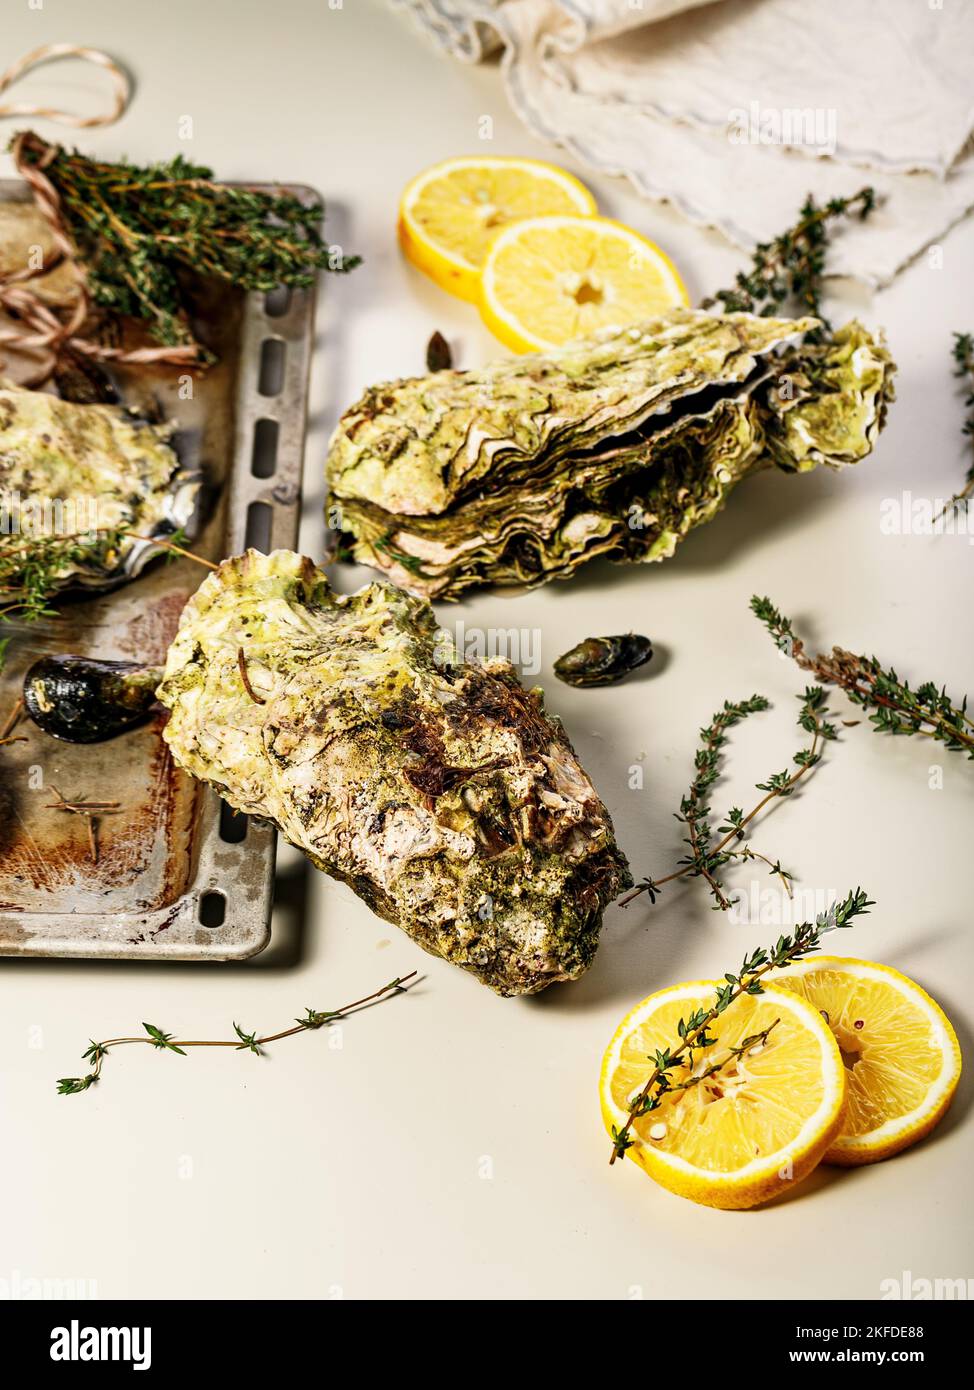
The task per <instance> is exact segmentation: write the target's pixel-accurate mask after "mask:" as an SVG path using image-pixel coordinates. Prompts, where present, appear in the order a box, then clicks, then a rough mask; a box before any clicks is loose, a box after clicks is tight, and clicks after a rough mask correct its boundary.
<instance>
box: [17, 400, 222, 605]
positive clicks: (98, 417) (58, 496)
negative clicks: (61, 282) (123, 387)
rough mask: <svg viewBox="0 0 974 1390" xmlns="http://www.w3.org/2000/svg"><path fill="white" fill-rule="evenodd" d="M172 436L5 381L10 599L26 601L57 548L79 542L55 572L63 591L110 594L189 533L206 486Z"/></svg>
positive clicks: (167, 430) (116, 411)
mask: <svg viewBox="0 0 974 1390" xmlns="http://www.w3.org/2000/svg"><path fill="white" fill-rule="evenodd" d="M171 434H172V428H171V426H168V425H153V424H148V423H146V422H145V421H142V420H138V419H135V418H134V417H133V416H132V415H130V414H129V413H128V412H127V411H126V410H124V409H122V408H121V407H119V406H113V405H76V404H74V403H72V402H70V401H64V400H60V399H59V398H58V397H57V396H53V395H50V394H48V393H47V392H44V391H28V390H25V389H23V388H21V387H19V386H15V385H13V384H12V383H11V382H7V381H2V380H0V518H2V523H3V524H2V525H0V562H3V563H2V579H0V586H2V592H3V594H4V595H7V594H13V595H16V591H17V587H18V583H19V576H20V574H21V573H22V572H23V571H25V570H26V569H27V568H28V567H29V566H30V565H32V564H33V563H35V561H36V559H37V558H38V556H39V555H40V554H41V552H42V551H43V552H44V553H45V554H46V555H50V548H49V546H48V544H47V543H48V542H50V541H52V540H64V541H68V540H70V539H72V538H73V539H74V540H76V541H77V544H72V545H70V546H67V547H65V553H64V557H63V563H61V564H60V565H59V566H56V567H55V568H54V571H53V575H52V579H53V584H54V587H56V588H91V589H103V588H109V587H111V586H112V585H114V584H118V583H120V582H122V581H123V580H125V579H129V578H132V577H133V576H134V575H136V574H138V573H139V571H140V570H141V569H142V568H143V567H144V566H145V564H146V563H147V562H148V560H149V559H150V558H151V557H152V556H153V555H154V554H156V553H158V551H159V547H158V546H156V545H154V544H153V539H156V538H159V539H165V538H166V537H167V536H170V535H172V534H173V532H175V531H177V530H181V529H183V530H186V531H187V532H189V531H190V530H191V527H192V522H193V519H194V516H195V512H196V505H197V501H198V496H199V491H200V485H201V478H200V475H199V474H197V473H192V472H189V471H187V470H185V469H183V468H182V467H181V465H180V462H179V459H178V457H177V456H176V454H175V452H174V450H173V449H172V447H171V445H170V443H169V440H170V437H171ZM129 532H131V533H134V534H128V533H129ZM114 533H118V534H117V538H116V537H115V534H114ZM106 535H108V536H112V543H111V544H110V545H108V544H105V543H104V537H105V536H106ZM136 536H138V537H140V538H141V539H136ZM100 538H101V539H100Z"/></svg>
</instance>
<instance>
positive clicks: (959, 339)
mask: <svg viewBox="0 0 974 1390" xmlns="http://www.w3.org/2000/svg"><path fill="white" fill-rule="evenodd" d="M954 363H955V366H954V376H956V377H960V378H961V380H962V381H963V382H964V392H965V394H964V407H965V409H966V410H967V415H966V417H965V419H964V424H963V426H962V430H961V432H962V433H963V434H965V435H966V436H967V437H968V439H970V441H971V444H972V446H974V334H971V333H955V334H954ZM972 495H974V454H972V457H971V461H970V464H969V466H968V469H967V474H966V476H965V478H964V486H963V487H962V488H961V490H960V491H959V492H955V493H954V495H953V497H952V498H951V499H950V501H949V502H948V503H947V505H946V507H944V509H943V511H942V512H941V513H940V516H945V515H946V514H947V512H949V511H953V510H954V509H955V508H956V507H959V506H960V504H961V503H962V502H966V501H968V499H969V498H970V497H971V496H972Z"/></svg>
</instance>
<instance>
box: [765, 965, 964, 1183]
mask: <svg viewBox="0 0 974 1390" xmlns="http://www.w3.org/2000/svg"><path fill="white" fill-rule="evenodd" d="M774 981H775V984H776V986H778V987H779V988H781V989H787V990H793V991H794V992H795V993H796V994H798V995H800V996H801V998H803V999H805V1000H807V1001H808V1003H810V1004H812V1005H813V1006H814V1007H815V1008H816V1009H818V1010H819V1011H820V1012H821V1014H822V1015H823V1016H824V1017H825V1019H826V1020H827V1022H828V1024H829V1027H830V1028H831V1029H832V1032H833V1033H834V1034H835V1038H836V1041H837V1042H838V1044H839V1049H840V1051H841V1053H842V1060H843V1062H844V1063H845V1066H846V1080H847V1088H848V1092H849V1103H848V1107H847V1110H846V1117H845V1122H844V1124H843V1127H842V1130H841V1132H840V1133H839V1135H838V1136H837V1138H836V1139H835V1141H834V1143H833V1144H832V1146H831V1148H830V1149H829V1151H828V1153H827V1154H826V1155H825V1158H826V1162H828V1163H840V1164H843V1165H846V1166H851V1165H854V1164H860V1163H876V1162H878V1161H879V1159H881V1158H889V1157H890V1156H891V1155H892V1154H895V1153H899V1152H900V1150H901V1149H905V1148H908V1147H909V1145H910V1144H915V1143H916V1142H917V1141H918V1140H919V1139H922V1138H923V1137H924V1136H925V1135H927V1134H929V1133H930V1131H931V1130H932V1129H933V1127H934V1125H935V1124H937V1123H938V1121H939V1120H940V1119H941V1118H942V1117H943V1115H944V1113H945V1111H946V1110H947V1107H948V1106H949V1105H950V1102H951V1100H952V1099H953V1096H954V1092H955V1091H956V1089H957V1082H958V1080H959V1079H960V1071H961V1056H960V1045H959V1043H958V1042H957V1036H956V1034H955V1033H954V1030H953V1028H952V1027H951V1026H950V1022H949V1020H948V1019H947V1016H946V1015H945V1014H944V1011H943V1010H942V1009H941V1008H940V1006H939V1005H938V1004H935V1003H934V1001H933V1000H932V999H931V998H930V996H929V995H928V994H925V993H924V991H923V990H922V989H921V988H920V986H919V985H917V984H914V983H913V981H912V980H909V979H907V977H906V976H905V975H901V974H900V973H899V971H897V970H891V969H890V968H889V966H887V965H876V964H874V963H873V962H872V961H866V960H846V959H843V958H842V957H840V956H815V957H813V958H812V959H810V960H806V961H799V962H798V963H797V964H796V965H792V966H788V967H786V968H785V969H784V970H782V971H780V972H779V971H775V972H774Z"/></svg>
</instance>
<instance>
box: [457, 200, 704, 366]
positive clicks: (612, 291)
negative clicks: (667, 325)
mask: <svg viewBox="0 0 974 1390" xmlns="http://www.w3.org/2000/svg"><path fill="white" fill-rule="evenodd" d="M688 302H689V300H688V297H687V292H686V287H685V286H684V284H683V281H682V280H681V279H680V276H679V274H678V272H677V270H676V267H675V266H674V265H673V262H672V261H671V260H670V258H669V257H668V256H667V255H666V254H665V252H663V251H661V250H660V248H659V247H658V246H657V245H656V244H655V242H652V241H649V240H647V238H646V237H644V236H640V235H639V233H638V232H634V231H633V229H632V228H631V227H625V226H623V224H622V223H621V222H613V221H612V219H611V218H608V217H572V216H557V217H554V216H548V217H529V218H525V219H524V220H523V221H520V222H512V223H511V225H510V226H509V227H504V228H503V229H502V230H501V231H499V232H497V233H496V234H495V236H494V239H493V241H492V242H491V243H490V248H489V250H488V252H487V257H486V259H485V261H484V265H483V270H482V272H481V276H480V312H481V314H482V316H483V319H484V322H485V323H486V324H487V327H488V328H489V329H490V330H491V332H492V333H494V334H495V335H496V336H497V337H498V338H500V340H501V342H502V343H505V344H506V345H507V347H509V348H513V349H514V351H515V352H543V351H545V350H547V349H549V348H552V347H556V346H558V345H559V344H560V343H567V342H568V341H569V340H570V339H572V338H580V337H582V336H584V335H586V334H589V333H594V332H595V331H596V329H599V328H607V327H609V326H610V325H611V326H616V327H621V326H624V325H626V324H631V323H638V322H639V321H640V320H641V319H647V318H652V317H653V316H654V315H657V314H662V313H665V312H666V310H667V309H672V308H673V306H674V305H676V304H687V303H688Z"/></svg>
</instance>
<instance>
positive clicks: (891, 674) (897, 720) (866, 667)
mask: <svg viewBox="0 0 974 1390" xmlns="http://www.w3.org/2000/svg"><path fill="white" fill-rule="evenodd" d="M751 611H752V612H753V613H754V614H755V616H756V617H757V618H759V619H760V621H761V622H762V623H764V625H765V627H766V628H767V629H768V631H769V632H770V634H771V636H772V638H773V639H774V643H775V646H776V647H778V648H779V650H780V651H783V652H784V653H785V655H786V656H790V657H791V658H792V660H794V661H795V662H797V664H798V665H799V666H800V667H801V668H802V670H804V671H813V672H814V673H815V675H816V676H817V677H818V679H819V680H822V681H826V682H828V683H829V684H830V685H837V686H840V687H841V688H842V689H843V690H844V691H845V693H846V694H847V695H848V697H849V699H850V700H851V701H852V702H853V704H856V705H859V706H861V708H863V709H866V710H870V711H872V712H871V713H870V715H869V722H870V723H871V724H872V725H873V726H874V728H875V730H876V732H877V733H885V734H921V735H923V736H924V737H926V738H932V739H935V740H936V741H937V742H938V743H942V744H943V745H944V747H945V748H948V749H949V750H950V751H951V752H952V753H960V752H966V753H967V755H968V757H969V758H974V720H972V719H971V717H970V715H969V714H968V713H967V696H966V695H965V697H964V699H963V700H962V701H961V702H960V703H958V702H957V701H956V700H954V699H953V698H952V697H951V696H949V695H948V694H947V691H946V689H945V688H944V687H942V686H941V687H939V688H938V687H937V686H936V685H935V684H934V682H933V681H924V682H923V684H922V685H918V686H917V688H916V689H915V690H913V689H911V688H910V685H909V682H908V681H904V680H901V679H900V677H899V676H898V675H897V674H896V672H895V671H894V670H893V668H892V667H883V666H882V665H881V664H880V662H879V661H878V660H877V658H876V657H874V656H857V655H856V654H855V653H854V652H847V651H846V650H845V649H844V648H843V647H833V648H832V652H831V655H829V656H826V655H824V654H819V655H818V656H808V655H807V654H806V652H805V644H804V643H803V642H802V640H801V638H800V637H797V636H796V635H795V631H794V628H793V627H792V624H791V619H790V618H786V617H785V616H784V615H783V614H782V613H780V612H779V611H778V609H777V608H775V606H774V604H773V603H772V602H771V600H770V599H769V598H759V597H758V596H757V595H755V596H754V597H753V598H752V599H751Z"/></svg>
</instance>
